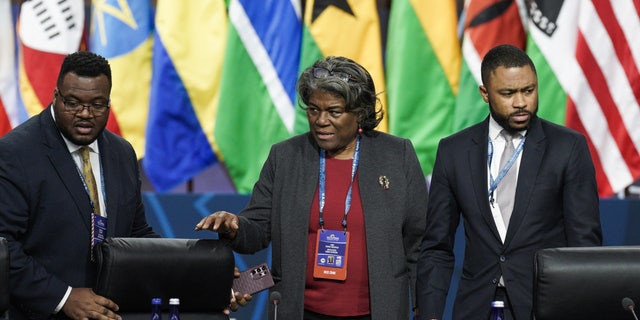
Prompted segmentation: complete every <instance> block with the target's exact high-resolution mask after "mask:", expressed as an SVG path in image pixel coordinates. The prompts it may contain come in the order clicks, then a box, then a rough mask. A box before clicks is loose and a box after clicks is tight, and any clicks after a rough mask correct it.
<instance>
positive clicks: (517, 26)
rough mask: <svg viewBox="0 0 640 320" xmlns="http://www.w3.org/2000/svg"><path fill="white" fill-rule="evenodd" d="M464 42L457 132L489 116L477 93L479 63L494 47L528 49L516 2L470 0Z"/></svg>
mask: <svg viewBox="0 0 640 320" xmlns="http://www.w3.org/2000/svg"><path fill="white" fill-rule="evenodd" d="M465 15H466V20H465V23H464V35H463V39H462V54H463V56H464V59H463V63H462V71H461V75H460V89H459V92H460V93H459V94H458V99H457V101H456V108H455V114H454V118H453V119H454V120H453V129H454V131H459V130H460V129H463V128H466V127H468V126H470V125H472V124H474V123H477V122H479V121H481V120H482V119H484V118H485V117H486V116H487V115H489V108H488V106H487V104H486V103H484V101H482V98H481V96H480V93H479V92H478V85H480V84H482V80H481V78H480V64H481V63H482V58H484V55H485V54H486V53H487V51H489V50H490V49H491V48H493V47H495V46H496V45H499V44H505V43H507V44H512V45H514V46H517V47H519V48H521V49H524V48H525V42H526V34H525V32H524V26H523V22H522V21H523V20H522V19H521V18H520V14H519V10H518V5H517V3H516V1H515V0H471V1H469V2H468V5H467V7H466V8H465Z"/></svg>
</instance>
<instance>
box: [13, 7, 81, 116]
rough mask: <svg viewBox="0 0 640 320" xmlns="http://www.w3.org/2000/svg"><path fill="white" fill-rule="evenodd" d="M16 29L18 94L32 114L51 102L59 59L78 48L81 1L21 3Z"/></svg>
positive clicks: (60, 61) (60, 62)
mask: <svg viewBox="0 0 640 320" xmlns="http://www.w3.org/2000/svg"><path fill="white" fill-rule="evenodd" d="M17 29H18V39H19V45H20V57H19V85H20V93H21V96H22V101H24V104H25V107H26V108H27V110H28V112H29V114H30V115H34V114H37V113H40V111H42V109H43V108H45V107H46V106H48V104H49V103H50V102H51V100H52V99H53V90H54V88H55V87H56V79H57V77H58V72H59V71H60V65H61V64H62V60H64V58H65V56H66V55H67V54H70V53H73V52H75V51H77V50H78V49H79V48H80V43H81V40H82V36H83V32H84V1H82V0H68V1H24V2H22V5H21V9H20V16H19V19H18V27H17Z"/></svg>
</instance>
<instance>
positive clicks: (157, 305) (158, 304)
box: [151, 298, 162, 320]
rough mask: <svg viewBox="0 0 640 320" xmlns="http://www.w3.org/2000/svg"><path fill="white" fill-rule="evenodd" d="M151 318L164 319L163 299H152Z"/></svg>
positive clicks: (153, 319)
mask: <svg viewBox="0 0 640 320" xmlns="http://www.w3.org/2000/svg"><path fill="white" fill-rule="evenodd" d="M151 320H162V299H160V298H153V299H151Z"/></svg>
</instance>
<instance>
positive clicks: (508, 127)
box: [489, 104, 538, 133]
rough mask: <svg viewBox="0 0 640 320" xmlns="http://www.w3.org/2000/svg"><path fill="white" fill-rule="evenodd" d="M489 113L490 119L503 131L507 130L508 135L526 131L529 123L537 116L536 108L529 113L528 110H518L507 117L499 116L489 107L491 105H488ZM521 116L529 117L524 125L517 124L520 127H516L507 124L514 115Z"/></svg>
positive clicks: (509, 123)
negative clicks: (526, 115)
mask: <svg viewBox="0 0 640 320" xmlns="http://www.w3.org/2000/svg"><path fill="white" fill-rule="evenodd" d="M489 111H490V112H491V117H492V118H493V119H494V120H495V121H496V122H497V123H498V124H499V125H500V126H501V127H502V128H503V129H505V130H507V131H508V132H510V133H516V132H518V131H522V130H528V129H529V127H530V126H531V122H532V121H533V119H535V118H536V117H537V116H538V107H536V108H535V110H533V112H531V111H529V110H524V109H523V110H518V111H515V112H512V113H510V114H508V115H506V116H505V115H503V114H499V113H497V112H496V111H495V110H494V108H493V107H492V106H491V104H489ZM523 114H528V115H529V120H528V121H526V122H525V123H519V124H520V125H518V126H514V125H512V123H511V122H509V119H510V118H511V117H512V116H514V115H523Z"/></svg>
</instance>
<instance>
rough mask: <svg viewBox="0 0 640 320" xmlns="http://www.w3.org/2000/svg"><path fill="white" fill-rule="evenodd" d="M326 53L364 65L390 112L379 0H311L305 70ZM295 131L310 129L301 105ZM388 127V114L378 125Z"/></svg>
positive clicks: (306, 24)
mask: <svg viewBox="0 0 640 320" xmlns="http://www.w3.org/2000/svg"><path fill="white" fill-rule="evenodd" d="M326 56H345V57H347V58H350V59H352V60H354V61H356V62H358V63H359V64H360V65H362V66H363V67H364V68H365V69H367V71H369V73H370V74H371V77H372V78H373V82H374V84H375V87H376V92H378V98H379V99H380V101H381V102H382V109H383V110H384V112H385V114H386V108H387V98H386V93H385V82H384V79H385V76H384V67H383V60H382V40H381V36H380V19H379V17H378V8H377V6H376V0H334V1H329V0H309V1H307V2H306V8H305V12H304V26H303V33H302V51H301V56H300V59H301V60H300V68H301V70H303V69H306V68H308V67H309V66H311V65H312V64H313V63H314V62H315V61H316V60H318V59H320V58H322V57H326ZM298 109H299V110H298V112H297V116H296V125H295V132H296V133H302V132H306V131H308V130H309V125H308V123H307V118H306V115H305V113H304V112H303V111H302V110H300V108H298ZM377 129H378V130H380V131H384V132H386V131H388V126H387V118H386V116H385V118H384V119H383V121H382V122H380V124H379V125H378V127H377Z"/></svg>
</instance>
